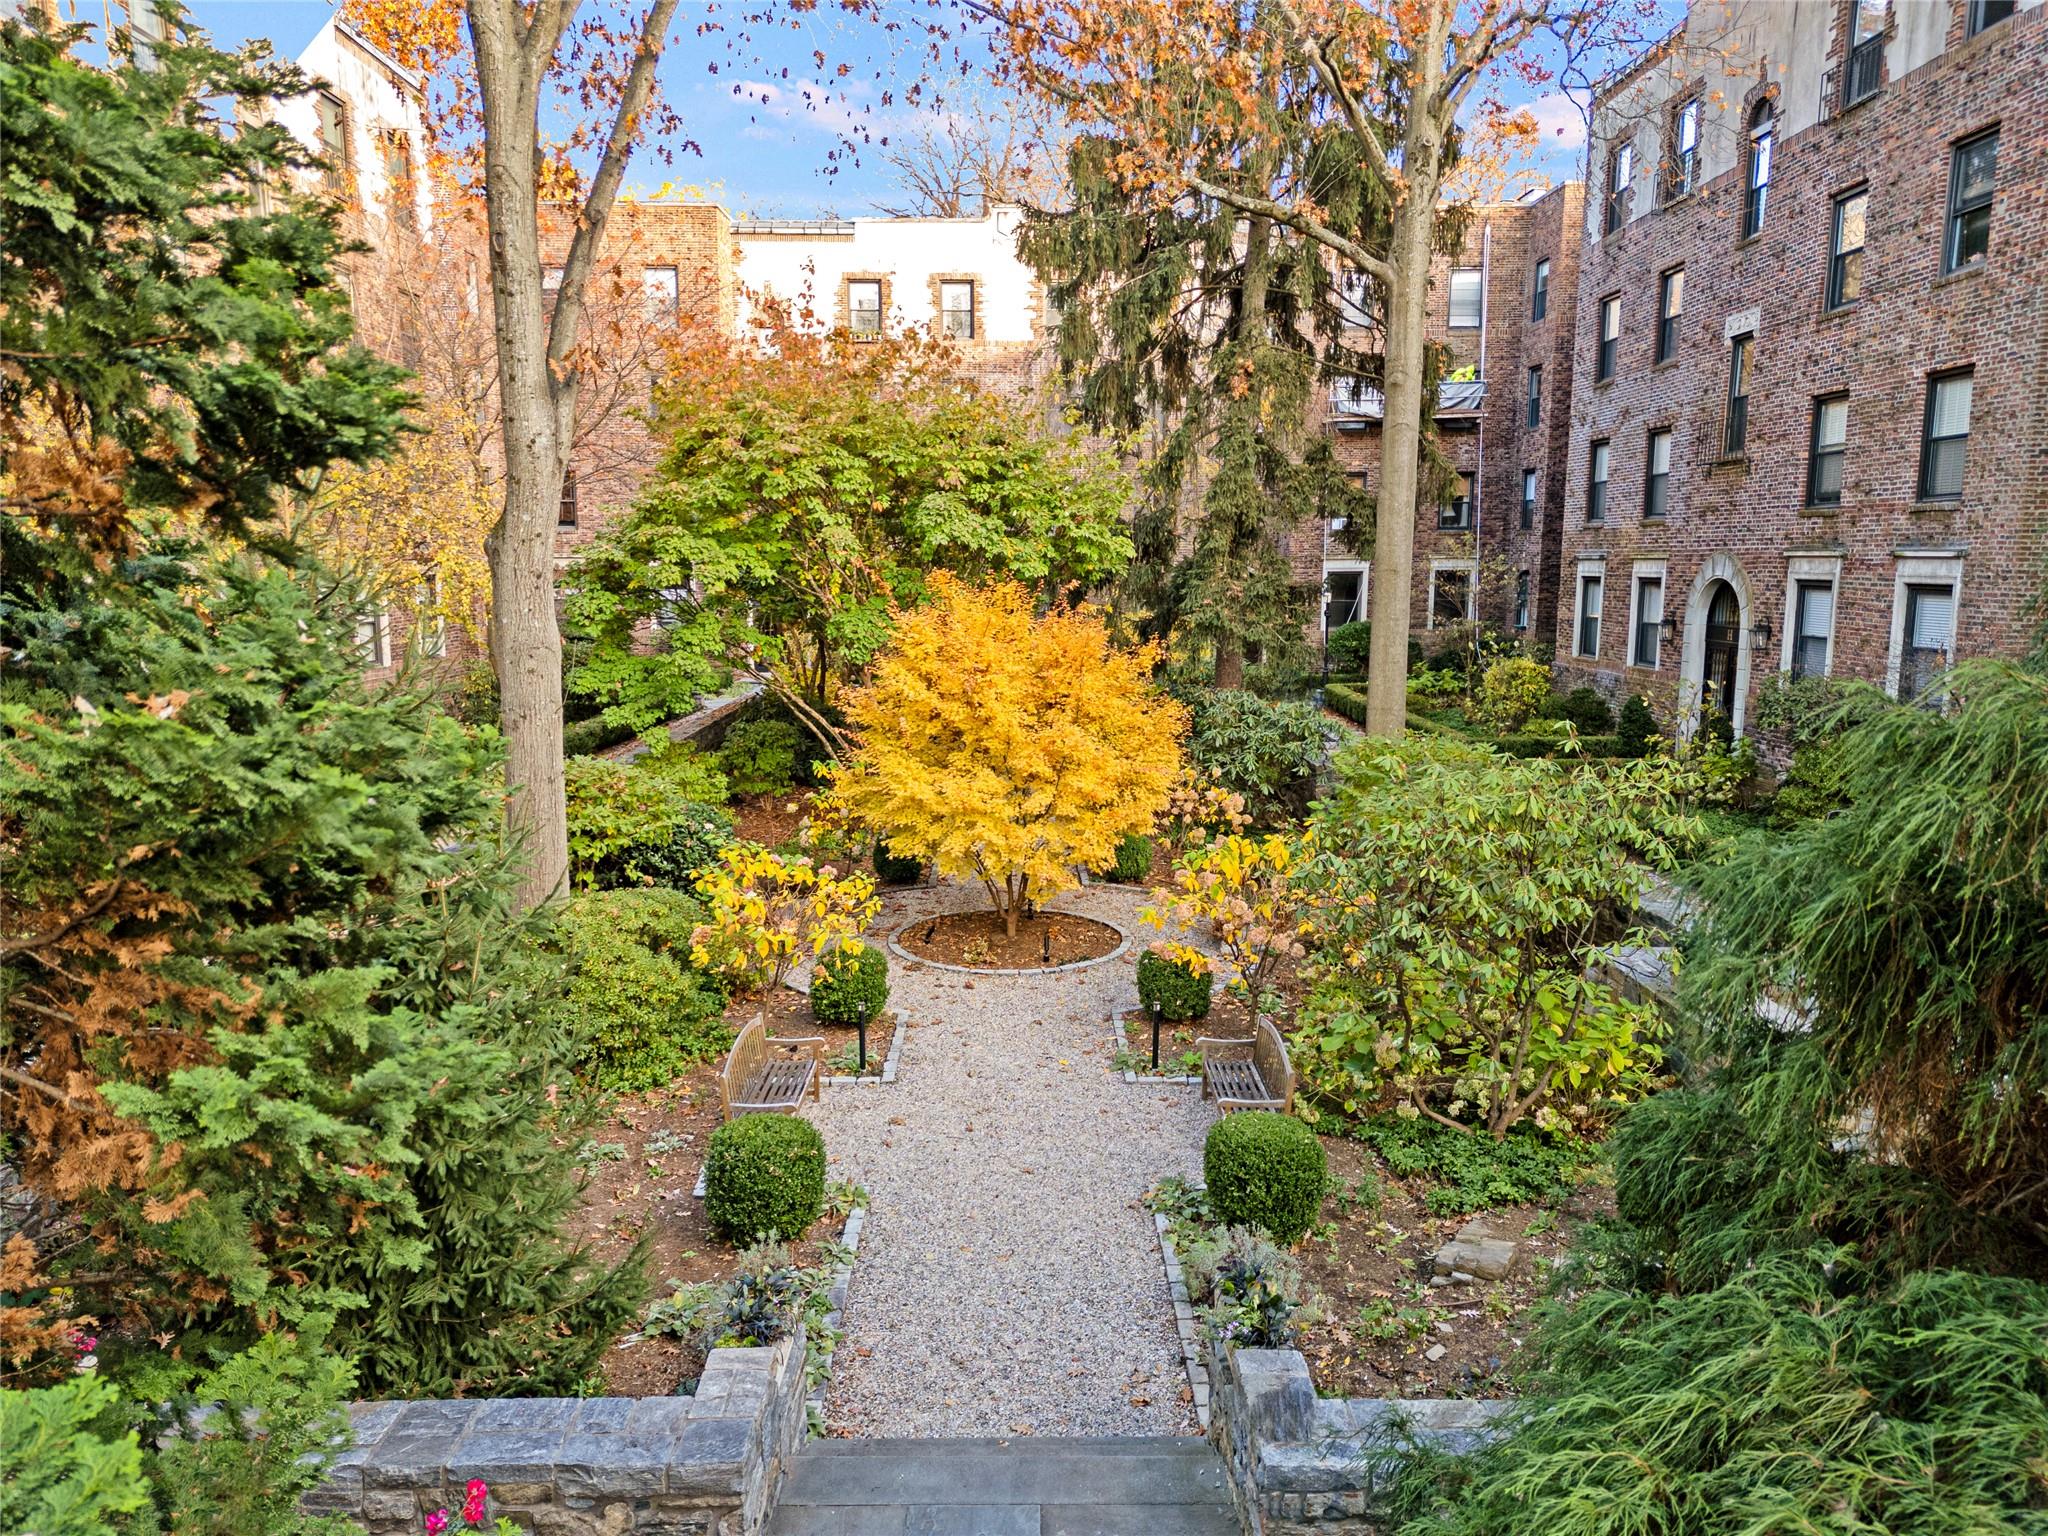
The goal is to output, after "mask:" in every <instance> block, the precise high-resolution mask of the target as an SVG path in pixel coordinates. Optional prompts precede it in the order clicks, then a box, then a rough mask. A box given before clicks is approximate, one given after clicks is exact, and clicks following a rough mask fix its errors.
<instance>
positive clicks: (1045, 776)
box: [833, 574, 1187, 931]
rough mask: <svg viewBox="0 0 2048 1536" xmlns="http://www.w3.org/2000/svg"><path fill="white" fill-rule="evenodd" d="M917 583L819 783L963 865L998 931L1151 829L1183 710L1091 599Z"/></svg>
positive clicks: (948, 869)
mask: <svg viewBox="0 0 2048 1536" xmlns="http://www.w3.org/2000/svg"><path fill="white" fill-rule="evenodd" d="M931 591H932V602H931V603H930V605H929V606H927V607H924V608H920V609H916V610H914V611H912V612H909V613H905V614H902V615H900V616H899V617H898V619H897V621H896V629H895V633H894V635H893V637H892V639H891V642H890V648H889V650H888V651H886V652H885V653H883V654H882V655H881V656H880V657H879V658H877V660H876V662H875V665H874V668H873V672H872V676H871V681H870V682H869V683H868V685H867V686H866V687H864V688H861V689H858V690H856V691H855V692H854V693H853V694H852V696H851V697H850V699H849V700H848V705H847V718H848V721H849V723H850V725H851V727H852V734H853V736H854V738H855V740H856V742H857V743H858V753H857V756H856V757H855V758H854V760H853V761H852V762H850V763H847V764H843V765H841V766H840V767H838V768H837V769H835V770H834V774H833V785H834V794H835V796H836V798H837V799H838V800H839V801H840V802H841V804H842V805H844V806H845V807H846V808H847V810H848V812H849V813H850V814H851V815H852V816H853V817H854V818H855V819H856V820H858V821H859V822H860V824H862V825H863V826H866V827H868V828H870V829H871V830H873V831H876V832H879V833H881V834H882V835H883V836H885V837H887V838H888V840H889V847H890V850H891V851H892V852H894V853H896V854H898V855H901V856H911V857H917V858H922V859H929V860H931V861H932V862H933V863H934V864H936V865H937V866H938V868H939V870H940V871H941V872H942V873H944V874H949V875H955V876H973V877H975V878H977V879H979V880H980V881H981V882H982V883H983V885H984V886H985V887H986V888H987V890H988V893H989V897H990V899H991V900H992V901H993V902H994V903H995V906H996V910H997V911H999V912H1001V913H1002V914H1003V915H1004V917H1005V919H1006V920H1007V921H1008V923H1009V925H1010V926H1011V928H1012V930H1013V931H1014V929H1015V924H1016V918H1017V916H1018V915H1019V914H1020V913H1021V912H1022V911H1023V910H1024V908H1025V907H1026V906H1027V905H1028V904H1030V903H1032V902H1043V901H1046V900H1048V899H1049V898H1051V897H1053V896H1056V895H1058V894H1059V893H1060V892H1061V891H1064V890H1068V889H1070V888H1071V887H1073V886H1074V885H1076V884H1078V883H1079V880H1078V877H1077V875H1076V874H1075V871H1076V870H1077V869H1084V868H1100V867H1102V866H1104V865H1106V864H1108V863H1109V862H1110V860H1111V859H1112V858H1113V857H1114V856H1115V853H1116V846H1117V843H1118V842H1119V841H1120V840H1121V839H1123V838H1124V837H1126V836H1129V835H1131V834H1133V833H1139V834H1143V833H1149V832H1150V831H1151V830H1152V827H1153V824H1154V821H1155V819H1156V818H1157V817H1158V815H1159V813H1160V812H1161V811H1162V810H1163V809H1164V808H1165V806H1166V802H1167V797H1168V795H1169V794H1170V793H1171V792H1172V790H1173V787H1174V783H1175V779H1176V775H1177V774H1178V772H1179V768H1180V737H1181V735H1182V733H1183V732H1184V731H1185V730H1186V729H1187V712H1186V711H1185V710H1183V709H1182V708H1181V706H1180V705H1179V704H1177V703H1175V702H1174V701H1173V700H1171V699H1169V698H1167V697H1165V696H1164V695H1163V694H1161V693H1159V692H1158V690H1157V689H1155V688H1154V687H1153V686H1152V682H1151V673H1152V666H1153V662H1154V659H1155V651H1154V649H1153V648H1152V647H1149V646H1146V647H1140V648H1138V649H1136V650H1118V649H1117V648H1116V647H1115V646H1113V645H1112V644H1111V643H1110V640H1109V636H1108V634H1107V632H1106V631H1105V630H1104V628H1103V625H1102V621H1101V620H1100V619H1099V618H1098V617H1097V616H1095V615H1094V614H1092V613H1089V612H1085V611H1079V610H1075V609H1069V608H1056V609H1054V610H1053V611H1052V612H1050V613H1048V614H1045V615H1043V616H1037V615H1034V614H1033V612H1032V605H1031V599H1030V596H1029V594H1027V593H1026V592H1025V590H1024V589H1023V588H1022V587H1020V586H1017V585H1015V584H1014V583H1007V582H1005V583H998V584H996V585H994V586H990V587H985V588H974V587H970V586H967V585H965V584H964V583H961V582H959V581H957V580H955V579H954V578H952V577H950V576H947V575H944V574H937V575H934V576H933V577H932V581H931Z"/></svg>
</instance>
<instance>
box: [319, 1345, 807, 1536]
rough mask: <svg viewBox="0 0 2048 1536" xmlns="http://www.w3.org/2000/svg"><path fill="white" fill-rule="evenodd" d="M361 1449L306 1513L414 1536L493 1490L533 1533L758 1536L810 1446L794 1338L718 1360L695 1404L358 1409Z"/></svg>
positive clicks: (548, 1402)
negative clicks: (432, 1519) (427, 1521)
mask: <svg viewBox="0 0 2048 1536" xmlns="http://www.w3.org/2000/svg"><path fill="white" fill-rule="evenodd" d="M351 1416H352V1419H353V1421H354V1426H355V1438H356V1444H355V1446H354V1448H353V1449H351V1450H349V1451H348V1452H346V1453H345V1454H344V1455H343V1456H342V1457H341V1458H340V1459H339V1460H338V1461H337V1462H336V1463H335V1465H334V1467H333V1468H332V1470H331V1471H330V1473H329V1475H328V1480H327V1481H326V1483H324V1484H323V1485H322V1486H321V1487H319V1488H318V1489H316V1490H314V1491H313V1492H312V1493H310V1494H308V1495H307V1496H306V1499H305V1501H304V1503H305V1507H306V1508H307V1509H308V1510H309V1511H313V1512H316V1513H322V1514H340V1515H346V1516H348V1517H350V1518H351V1519H353V1520H355V1521H356V1522H358V1523H359V1524H360V1525H362V1526H363V1527H364V1529H365V1530H367V1531H368V1532H369V1533H370V1536H418V1532H419V1531H420V1529H421V1526H422V1520H423V1519H424V1517H425V1516H426V1515H427V1514H428V1513H429V1512H431V1511H433V1510H436V1509H440V1508H447V1509H449V1510H459V1509H460V1508H461V1507H462V1498H463V1485H464V1484H465V1483H467V1482H468V1481H469V1479H471V1478H473V1477H480V1478H482V1479H483V1480H484V1481H485V1482H487V1483H489V1484H490V1485H491V1513H492V1515H493V1516H496V1515H499V1514H505V1515H510V1516H511V1517H512V1518H513V1519H514V1520H515V1521H516V1522H517V1523H518V1524H519V1525H521V1526H522V1527H525V1528H528V1529H530V1530H532V1531H534V1532H536V1533H538V1536H621V1533H625V1532H646V1533H649V1536H653V1533H660V1536H758V1533H759V1532H760V1531H761V1529H762V1527H763V1526H765V1525H766V1523H767V1520H768V1514H769V1511H770V1509H771V1508H772V1507H773V1504H774V1496H775V1491H776V1487H777V1484H778V1483H779V1482H780V1480H781V1477H782V1473H783V1470H784V1467H785V1465H786V1463H787V1462H788V1460H789V1458H790V1456H791V1455H793V1454H794V1453H795V1451H796V1449H797V1448H798V1447H799V1446H800V1445H801V1444H802V1443H803V1440H804V1435H805V1431H806V1420H805V1414H804V1339H803V1335H802V1333H801V1332H799V1333H798V1334H797V1335H796V1336H795V1337H793V1338H789V1339H784V1340H783V1341H782V1342H781V1343H779V1344H775V1345H772V1346H769V1347H766V1348H756V1349H714V1350H712V1351H711V1354H710V1358H709V1359H708V1360H707V1361H706V1362H705V1366H704V1375H703V1377H702V1378H701V1379H700V1380H699V1382H698V1384H697V1392H696V1395H695V1396H693V1397H645V1398H628V1397H592V1398H573V1397H527V1398H499V1399H494V1400H488V1401H485V1400H478V1401H470V1402H463V1401H438V1402H378V1403H358V1404H357V1405H356V1406H355V1408H354V1409H353V1411H352V1415H351Z"/></svg>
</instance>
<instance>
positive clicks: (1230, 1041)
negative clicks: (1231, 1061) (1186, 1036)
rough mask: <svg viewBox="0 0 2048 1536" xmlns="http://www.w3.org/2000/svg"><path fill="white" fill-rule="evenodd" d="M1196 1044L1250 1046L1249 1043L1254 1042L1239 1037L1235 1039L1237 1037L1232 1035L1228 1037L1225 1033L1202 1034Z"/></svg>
mask: <svg viewBox="0 0 2048 1536" xmlns="http://www.w3.org/2000/svg"><path fill="white" fill-rule="evenodd" d="M1195 1044H1196V1045H1197V1046H1204V1045H1242V1046H1248V1045H1250V1044H1252V1042H1251V1041H1249V1040H1239V1039H1235V1038H1231V1037H1226V1036H1223V1035H1202V1036H1200V1037H1198V1038H1197V1039H1196V1041H1195Z"/></svg>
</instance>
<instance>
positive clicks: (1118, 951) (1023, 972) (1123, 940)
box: [888, 912, 1132, 976]
mask: <svg viewBox="0 0 2048 1536" xmlns="http://www.w3.org/2000/svg"><path fill="white" fill-rule="evenodd" d="M954 915H955V914H953V913H951V912H928V913H926V914H925V915H924V916H923V917H913V918H911V919H910V920H909V921H908V922H905V923H900V924H898V925H897V926H896V928H895V929H894V930H893V931H892V932H891V933H890V935H889V938H888V945H889V953H890V954H892V955H894V956H895V957H896V958H897V959H898V960H901V961H902V962H903V963H904V964H905V965H921V966H924V967H926V968H927V969H928V970H934V971H951V972H953V973H954V974H956V975H960V976H1062V975H1065V974H1066V973H1067V972H1068V971H1085V970H1087V969H1088V967H1090V966H1091V965H1107V964H1109V962H1110V961H1112V960H1121V959H1122V958H1123V957H1124V956H1125V955H1127V954H1129V953H1130V949H1131V942H1132V940H1131V930H1130V929H1128V928H1126V927H1125V926H1124V925H1123V924H1122V923H1117V922H1112V921H1110V919H1108V918H1106V917H1097V916H1096V915H1095V914H1094V913H1092V912H1063V913H1059V914H1058V915H1059V916H1062V917H1079V918H1085V919H1086V920H1087V921H1089V922H1091V923H1100V924H1102V926H1103V927H1105V928H1114V929H1115V930H1116V931H1117V934H1118V935H1119V942H1118V944H1117V946H1116V948H1115V949H1112V950H1111V951H1110V952H1109V953H1108V954H1106V955H1096V956H1095V957H1094V958H1092V959H1089V960H1069V961H1068V962H1067V963H1066V964H1065V965H1027V966H1021V967H1018V968H1017V969H1014V970H1004V969H999V968H997V967H995V966H989V965H952V964H949V963H948V962H946V961H944V960H928V959H926V958H925V957H924V956H923V955H915V954H912V953H911V952H910V951H909V950H907V949H905V948H904V947H903V946H902V945H901V944H899V943H897V942H896V941H897V940H898V939H899V938H901V937H902V936H903V935H904V934H906V933H908V932H909V931H910V930H911V929H913V928H915V927H916V926H917V925H918V924H919V923H929V922H932V921H933V920H935V919H937V918H941V917H952V916H954Z"/></svg>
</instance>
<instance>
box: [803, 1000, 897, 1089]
mask: <svg viewBox="0 0 2048 1536" xmlns="http://www.w3.org/2000/svg"><path fill="white" fill-rule="evenodd" d="M888 1017H889V1018H891V1019H894V1020H895V1021H896V1032H895V1033H894V1034H892V1035H891V1036H890V1037H889V1054H888V1055H886V1056H884V1057H883V1058H882V1070H881V1072H880V1073H879V1074H878V1075H875V1076H869V1077H862V1076H860V1075H859V1074H858V1073H853V1072H831V1073H827V1074H826V1075H825V1077H824V1078H823V1079H821V1081H822V1082H823V1083H824V1084H825V1086H826V1087H827V1088H862V1087H866V1088H879V1087H881V1086H882V1084H884V1083H888V1084H890V1085H892V1086H893V1085H894V1084H895V1082H896V1066H897V1063H898V1062H899V1061H900V1060H901V1059H902V1056H903V1035H904V1031H905V1030H907V1029H908V1028H909V1027H910V1020H909V1019H907V1018H906V1017H904V1015H903V1012H902V1010H900V1009H895V1008H892V1009H890V1010H889V1013H888Z"/></svg>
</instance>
